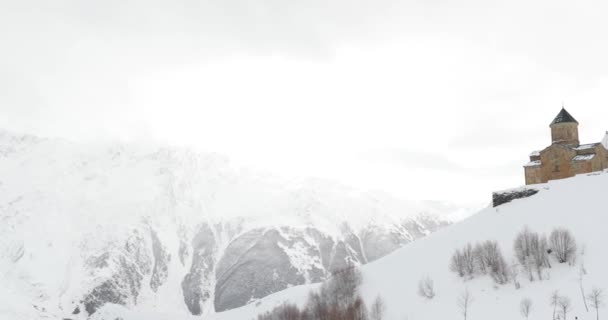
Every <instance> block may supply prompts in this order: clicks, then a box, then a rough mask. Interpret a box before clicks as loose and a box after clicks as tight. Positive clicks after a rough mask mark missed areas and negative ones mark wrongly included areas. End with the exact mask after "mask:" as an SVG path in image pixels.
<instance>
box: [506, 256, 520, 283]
mask: <svg viewBox="0 0 608 320" xmlns="http://www.w3.org/2000/svg"><path fill="white" fill-rule="evenodd" d="M518 276H519V265H518V264H517V261H515V260H513V262H512V263H511V266H509V277H510V278H511V280H513V286H515V289H516V290H518V289H519V288H520V287H521V285H520V283H519V280H518V278H517V277H518Z"/></svg>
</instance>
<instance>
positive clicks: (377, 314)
mask: <svg viewBox="0 0 608 320" xmlns="http://www.w3.org/2000/svg"><path fill="white" fill-rule="evenodd" d="M384 311H385V307H384V301H383V300H382V298H381V297H380V296H377V297H376V300H374V303H372V307H371V309H370V311H369V318H370V320H382V319H383V318H384Z"/></svg>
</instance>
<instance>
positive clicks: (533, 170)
mask: <svg viewBox="0 0 608 320" xmlns="http://www.w3.org/2000/svg"><path fill="white" fill-rule="evenodd" d="M524 171H525V176H526V184H537V183H543V181H542V173H541V167H540V166H536V167H524Z"/></svg>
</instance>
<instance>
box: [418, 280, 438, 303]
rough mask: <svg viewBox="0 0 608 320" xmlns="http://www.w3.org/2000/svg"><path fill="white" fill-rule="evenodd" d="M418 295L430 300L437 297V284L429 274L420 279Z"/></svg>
mask: <svg viewBox="0 0 608 320" xmlns="http://www.w3.org/2000/svg"><path fill="white" fill-rule="evenodd" d="M418 295H419V296H421V297H423V298H426V299H429V300H430V299H433V298H434V297H435V284H434V282H433V279H431V278H430V277H428V276H427V277H424V278H422V279H420V281H419V282H418Z"/></svg>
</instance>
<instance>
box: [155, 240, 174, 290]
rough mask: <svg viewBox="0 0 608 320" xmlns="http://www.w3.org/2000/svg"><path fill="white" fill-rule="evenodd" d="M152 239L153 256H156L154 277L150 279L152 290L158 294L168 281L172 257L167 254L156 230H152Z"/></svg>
mask: <svg viewBox="0 0 608 320" xmlns="http://www.w3.org/2000/svg"><path fill="white" fill-rule="evenodd" d="M150 238H152V254H153V256H154V268H153V269H152V277H151V278H150V289H152V291H154V292H156V290H158V287H160V286H161V285H162V284H163V283H164V282H165V281H166V280H167V276H168V275H169V261H171V255H170V254H169V253H167V251H166V249H165V247H164V246H163V244H162V243H161V242H160V240H159V239H158V235H156V232H155V231H154V230H150Z"/></svg>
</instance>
